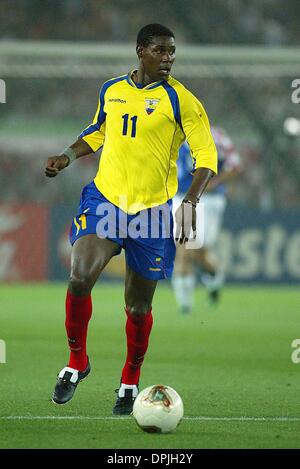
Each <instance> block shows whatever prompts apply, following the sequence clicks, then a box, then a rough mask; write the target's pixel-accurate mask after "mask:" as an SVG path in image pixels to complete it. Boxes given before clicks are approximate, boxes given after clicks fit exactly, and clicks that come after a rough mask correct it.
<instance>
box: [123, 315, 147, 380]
mask: <svg viewBox="0 0 300 469" xmlns="http://www.w3.org/2000/svg"><path fill="white" fill-rule="evenodd" d="M125 312H126V314H127V322H126V336H127V357H126V362H125V365H124V368H123V371H122V383H125V384H138V382H139V377H140V372H141V366H142V363H143V361H144V356H145V353H146V351H147V348H148V341H149V335H150V332H151V328H152V323H153V317H152V308H150V309H149V311H148V312H147V313H146V314H131V313H130V312H129V311H128V310H127V309H126V308H125Z"/></svg>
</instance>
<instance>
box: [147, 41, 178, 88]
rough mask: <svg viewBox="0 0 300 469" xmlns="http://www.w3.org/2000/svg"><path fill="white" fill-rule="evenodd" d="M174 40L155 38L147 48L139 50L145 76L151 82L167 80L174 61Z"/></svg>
mask: <svg viewBox="0 0 300 469" xmlns="http://www.w3.org/2000/svg"><path fill="white" fill-rule="evenodd" d="M175 49H176V47H175V40H174V38H173V37H168V36H156V37H153V38H152V41H151V43H150V44H149V45H148V46H147V47H141V48H140V58H141V60H142V63H143V66H144V70H145V73H146V75H148V76H149V78H151V80H152V81H160V80H167V79H168V78H169V75H170V71H171V68H172V65H173V62H174V60H175Z"/></svg>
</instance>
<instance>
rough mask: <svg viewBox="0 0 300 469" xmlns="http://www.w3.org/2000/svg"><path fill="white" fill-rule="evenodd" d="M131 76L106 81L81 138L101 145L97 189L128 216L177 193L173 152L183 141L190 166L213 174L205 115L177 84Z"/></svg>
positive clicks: (211, 145) (213, 157)
mask: <svg viewBox="0 0 300 469" xmlns="http://www.w3.org/2000/svg"><path fill="white" fill-rule="evenodd" d="M132 74H133V72H130V73H129V74H128V75H123V76H120V77H117V78H113V79H111V80H108V81H106V82H105V83H104V84H103V86H102V88H101V90H100V94H99V102H98V108H97V111H96V114H95V117H94V120H93V122H92V124H91V125H89V126H88V127H87V128H86V129H85V130H84V131H83V132H82V133H81V134H80V135H79V138H82V139H83V140H85V141H86V142H87V144H88V145H89V146H90V147H91V149H92V150H93V152H96V151H97V150H99V148H101V147H102V146H103V149H102V154H101V158H100V162H99V169H98V172H97V174H96V177H95V179H94V182H95V184H96V187H97V188H98V190H99V191H100V192H102V194H103V195H104V196H105V197H106V198H107V199H108V200H109V201H110V202H112V203H113V204H115V205H117V206H118V207H120V208H121V209H122V210H124V211H125V212H127V213H131V214H134V213H136V212H138V211H140V210H143V209H146V208H150V207H155V206H157V205H161V204H163V203H165V202H166V201H167V200H169V199H171V198H172V197H174V195H175V194H176V192H177V165H176V160H177V158H178V150H179V147H180V146H181V144H182V143H183V141H184V140H187V142H188V144H189V147H190V150H191V155H192V158H193V162H194V164H193V168H194V170H195V169H197V168H200V167H201V168H209V169H211V170H212V171H214V173H217V151H216V147H215V144H214V140H213V137H212V135H211V132H210V125H209V121H208V117H207V115H206V112H205V110H204V108H203V106H202V104H201V103H200V102H199V101H198V99H197V98H196V97H195V96H194V95H193V94H192V93H191V92H190V91H188V90H187V89H186V88H185V87H184V86H183V85H182V84H181V83H180V82H179V81H177V80H175V79H174V78H172V77H169V79H168V80H167V81H165V80H162V81H159V82H155V83H151V84H149V85H147V86H144V87H142V86H141V85H136V84H135V83H134V81H133V80H132Z"/></svg>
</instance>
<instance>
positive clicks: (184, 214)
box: [175, 202, 196, 244]
mask: <svg viewBox="0 0 300 469" xmlns="http://www.w3.org/2000/svg"><path fill="white" fill-rule="evenodd" d="M175 223H176V234H175V241H179V244H185V243H186V242H187V241H188V240H189V239H196V206H195V205H193V204H191V203H186V202H182V204H181V205H180V206H179V207H178V209H177V210H176V213H175ZM191 230H192V237H190V234H191Z"/></svg>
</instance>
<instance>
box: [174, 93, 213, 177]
mask: <svg viewBox="0 0 300 469" xmlns="http://www.w3.org/2000/svg"><path fill="white" fill-rule="evenodd" d="M179 100H180V115H181V116H180V117H181V125H182V130H183V132H184V134H185V137H186V140H187V142H188V144H189V147H190V150H191V155H192V157H193V160H194V166H193V171H195V170H196V169H197V168H208V169H211V170H212V171H213V172H214V173H215V174H217V172H218V154H217V149H216V145H215V142H214V139H213V137H212V134H211V131H210V125H209V120H208V117H207V114H206V112H205V109H204V107H203V106H202V104H201V103H200V101H198V99H197V98H196V97H195V96H194V95H193V94H192V93H190V92H189V91H188V90H186V89H184V91H182V92H181V93H180V95H179Z"/></svg>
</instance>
